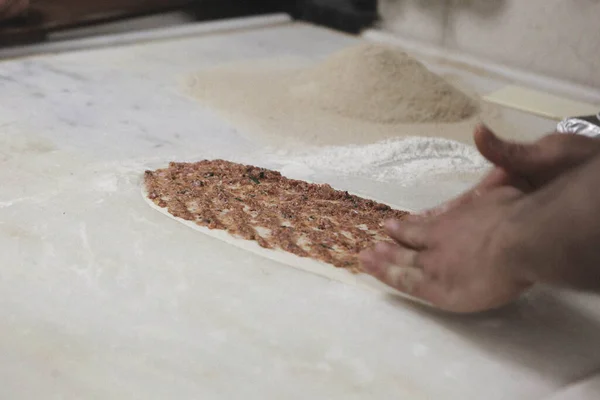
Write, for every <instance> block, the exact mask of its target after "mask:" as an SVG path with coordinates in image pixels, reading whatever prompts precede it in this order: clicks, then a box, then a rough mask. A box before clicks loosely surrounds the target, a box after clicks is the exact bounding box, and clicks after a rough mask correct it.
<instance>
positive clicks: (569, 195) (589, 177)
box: [508, 156, 600, 291]
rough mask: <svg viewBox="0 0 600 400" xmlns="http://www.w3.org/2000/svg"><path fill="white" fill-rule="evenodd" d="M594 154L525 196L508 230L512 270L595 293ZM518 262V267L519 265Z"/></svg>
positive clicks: (597, 216) (599, 169)
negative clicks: (512, 239) (512, 236)
mask: <svg viewBox="0 0 600 400" xmlns="http://www.w3.org/2000/svg"><path fill="white" fill-rule="evenodd" d="M598 183H600V156H599V157H595V158H593V159H592V160H591V161H589V162H588V163H586V164H584V165H583V166H581V167H579V168H577V169H575V170H572V171H570V172H569V173H567V174H565V175H563V176H562V177H560V178H558V179H557V180H556V181H555V182H553V183H551V184H549V185H547V186H546V187H544V188H543V189H541V190H539V191H538V192H536V193H534V194H532V195H531V196H529V197H527V198H526V199H525V200H524V201H523V203H522V205H521V206H520V207H519V209H518V211H517V212H516V213H515V215H514V218H512V221H510V222H509V224H508V225H510V226H512V227H513V228H514V234H515V239H516V240H515V242H514V245H513V248H514V253H515V254H514V255H512V256H511V258H512V259H515V260H523V262H518V263H515V265H516V267H517V268H523V269H524V270H523V271H520V272H521V273H523V274H525V275H527V277H528V278H529V279H532V280H534V281H537V282H545V283H550V284H554V285H560V286H569V287H574V288H578V289H582V290H594V291H600V185H599V184H598ZM519 264H520V265H519Z"/></svg>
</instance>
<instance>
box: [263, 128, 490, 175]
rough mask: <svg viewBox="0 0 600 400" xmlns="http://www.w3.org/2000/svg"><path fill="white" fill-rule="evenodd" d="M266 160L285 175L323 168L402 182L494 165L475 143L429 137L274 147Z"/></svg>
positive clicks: (475, 172)
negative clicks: (317, 145) (301, 146)
mask: <svg viewBox="0 0 600 400" xmlns="http://www.w3.org/2000/svg"><path fill="white" fill-rule="evenodd" d="M267 160H268V161H269V163H271V164H273V165H277V166H278V167H279V168H280V169H281V170H282V172H284V173H285V172H286V171H293V175H294V176H295V177H302V176H303V175H304V176H310V175H312V174H313V173H314V172H317V171H318V172H321V173H333V174H336V175H340V176H359V177H364V178H368V179H371V180H374V181H377V182H388V183H395V184H400V185H411V184H414V183H418V182H420V181H429V182H433V181H435V180H436V179H438V178H441V179H448V178H452V177H457V176H463V175H474V176H479V175H481V174H482V173H484V172H485V171H486V170H487V169H488V168H489V167H490V166H491V164H490V163H489V162H488V161H487V160H486V159H485V158H483V156H481V154H479V152H478V151H477V149H475V148H474V147H473V146H470V145H468V144H465V143H461V142H457V141H454V140H447V139H441V138H426V137H406V138H395V139H386V140H383V141H380V142H377V143H373V144H367V145H346V146H325V147H320V148H311V149H308V150H299V151H298V150H297V151H291V150H278V151H277V150H275V151H273V153H272V154H271V155H270V156H268V157H267Z"/></svg>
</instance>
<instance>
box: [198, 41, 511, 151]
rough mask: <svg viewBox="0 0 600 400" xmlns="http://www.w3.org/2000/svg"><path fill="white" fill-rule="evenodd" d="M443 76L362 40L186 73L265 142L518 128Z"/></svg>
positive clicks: (212, 102) (203, 97)
mask: <svg viewBox="0 0 600 400" xmlns="http://www.w3.org/2000/svg"><path fill="white" fill-rule="evenodd" d="M446 78H447V79H448V81H447V80H446V79H445V78H443V77H441V76H440V75H437V74H435V73H433V72H431V71H429V70H428V69H427V68H426V67H425V66H424V65H423V64H421V63H420V62H418V61H416V60H415V59H414V58H413V57H411V56H409V55H407V54H406V53H404V52H403V51H402V50H400V49H397V48H393V47H388V46H387V45H382V44H377V43H370V42H365V43H361V44H358V45H355V46H351V47H348V48H346V49H343V50H341V51H340V52H338V53H334V54H333V55H330V56H328V57H326V58H325V59H324V60H320V61H319V62H317V63H312V62H309V61H308V60H306V59H295V58H289V59H286V58H285V57H278V58H276V59H268V60H263V61H257V60H254V61H250V60H246V61H243V62H235V63H232V64H227V65H221V66H218V67H216V68H213V69H210V70H203V71H199V72H197V73H195V74H193V75H191V76H189V77H188V79H187V80H186V91H187V93H188V94H190V95H191V96H192V97H193V98H194V99H196V100H197V101H198V102H199V103H200V106H201V107H202V106H203V107H205V109H206V110H207V111H208V110H210V111H212V112H217V113H218V114H220V115H221V117H222V118H223V119H226V120H227V121H228V122H229V123H231V124H232V125H233V127H235V128H236V130H237V131H238V132H239V133H240V134H243V135H245V136H246V137H248V138H250V139H252V140H256V141H260V142H262V143H264V144H266V145H274V146H282V147H290V148H298V147H300V146H306V147H309V146H314V145H317V146H326V145H349V144H372V143H375V142H377V141H381V140H385V139H390V138H397V137H409V136H425V137H432V136H437V137H444V138H447V139H452V140H457V141H460V142H463V143H472V134H473V129H474V128H475V126H476V125H477V124H478V123H480V122H484V123H486V124H487V125H488V126H490V127H492V128H493V129H494V130H496V131H498V132H499V133H500V134H503V133H504V132H507V133H509V134H511V135H512V134H513V132H515V135H516V134H518V129H515V127H512V126H511V127H508V126H506V127H504V126H502V124H499V123H498V122H499V120H500V115H501V114H500V113H501V111H499V107H498V106H495V105H491V104H486V103H485V102H481V101H480V100H479V96H478V95H477V94H476V93H474V92H473V91H472V90H471V89H470V88H469V87H467V86H465V85H464V84H463V83H462V82H461V81H460V80H457V79H456V78H455V77H454V78H453V77H451V76H448V77H446ZM449 82H451V83H449ZM455 86H456V87H455ZM457 88H460V90H459V89H457ZM465 93H466V94H465ZM499 125H500V126H499Z"/></svg>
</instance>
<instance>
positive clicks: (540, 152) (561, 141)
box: [416, 125, 600, 218]
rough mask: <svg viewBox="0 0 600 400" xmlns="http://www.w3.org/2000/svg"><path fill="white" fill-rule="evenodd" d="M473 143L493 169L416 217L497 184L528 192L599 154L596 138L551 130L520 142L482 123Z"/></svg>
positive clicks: (599, 142)
mask: <svg viewBox="0 0 600 400" xmlns="http://www.w3.org/2000/svg"><path fill="white" fill-rule="evenodd" d="M475 144H476V145H477V148H478V150H479V152H480V153H481V154H482V155H483V156H484V157H485V158H487V159H488V160H489V161H490V162H492V163H493V164H494V165H495V167H494V169H493V170H492V171H491V172H490V173H489V174H488V175H487V176H486V177H485V178H484V179H483V180H482V181H481V182H480V183H479V184H477V185H476V186H475V187H474V188H473V189H471V190H469V191H468V192H466V193H464V194H462V195H461V196H459V197H457V198H455V199H452V200H450V201H448V202H446V203H444V204H442V205H440V206H438V207H435V208H433V209H431V210H427V211H425V212H423V213H421V214H419V215H418V216H416V217H417V218H429V217H435V216H437V215H440V214H443V213H444V212H447V211H449V210H452V209H454V208H456V207H458V206H461V205H463V204H468V203H469V202H471V201H472V200H474V199H475V198H477V197H479V196H481V195H482V194H484V193H486V192H488V191H490V190H493V189H496V188H498V187H501V186H511V187H515V188H517V189H519V190H521V191H524V192H528V193H529V192H531V191H534V190H537V189H539V188H540V187H542V186H544V185H546V184H547V183H549V182H551V181H553V180H555V179H556V178H558V177H559V176H562V175H563V174H564V173H566V172H568V171H570V170H572V169H573V168H576V167H578V166H581V165H583V164H584V163H586V162H587V161H589V160H591V159H592V158H593V157H594V156H596V155H597V154H600V140H598V139H593V138H589V137H585V136H580V135H567V134H558V133H554V134H550V135H547V136H545V137H543V138H542V139H540V140H538V141H536V142H534V143H531V144H522V143H515V142H508V141H505V140H502V139H500V138H498V137H497V136H496V135H495V134H494V133H493V132H492V131H490V130H489V129H488V128H487V127H485V126H483V125H481V126H479V127H478V128H477V129H476V130H475Z"/></svg>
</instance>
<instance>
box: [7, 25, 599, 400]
mask: <svg viewBox="0 0 600 400" xmlns="http://www.w3.org/2000/svg"><path fill="white" fill-rule="evenodd" d="M356 40H357V39H354V38H351V37H349V36H345V35H341V34H337V33H334V32H331V31H328V30H325V29H319V28H315V27H311V26H307V25H303V24H287V25H282V26H276V27H266V28H262V29H261V28H257V27H256V26H255V27H253V28H252V29H246V30H242V31H239V32H229V33H221V34H215V35H198V36H195V37H188V38H179V39H171V40H162V41H147V42H143V43H139V44H135V45H123V46H115V47H112V48H106V49H93V50H82V51H75V52H68V53H64V54H59V55H44V56H39V57H30V58H23V59H15V60H11V61H4V62H1V63H0V127H1V129H0V180H1V181H2V185H0V254H1V258H2V263H0V302H1V303H2V305H3V306H2V307H1V308H0V321H2V322H1V323H2V325H3V326H2V329H0V347H1V350H0V354H2V357H0V378H1V380H2V382H3V384H2V385H1V387H0V397H2V398H7V399H8V398H10V399H33V398H44V399H81V398H88V399H137V398H140V399H141V398H143V399H164V398H177V399H198V398H206V399H217V398H218V399H239V398H244V399H264V398H286V399H305V398H314V399H359V398H361V399H362V398H369V399H390V398H410V399H461V400H465V399H482V398H485V399H490V400H495V399H534V398H535V399H538V398H544V397H547V396H550V395H553V394H556V393H557V391H559V390H562V389H564V388H565V387H566V386H567V385H569V384H570V383H572V382H575V381H578V380H579V379H581V378H582V377H585V376H589V375H590V374H591V373H593V372H594V371H595V370H596V369H597V368H599V367H600V346H598V344H597V338H598V337H599V336H600V307H598V305H599V302H598V300H597V299H595V298H592V297H585V296H579V295H573V294H568V293H555V292H550V291H545V290H540V291H538V292H536V293H532V294H531V295H530V296H528V297H527V298H525V299H523V301H521V302H520V303H518V304H516V305H514V306H512V307H510V308H508V309H505V310H502V311H498V312H494V313H488V314H484V315H479V316H470V317H464V316H462V317H461V316H451V315H445V314H441V313H436V312H431V311H427V310H423V309H420V308H417V307H414V306H411V305H410V304H407V303H405V302H400V301H397V300H394V299H390V298H387V297H385V296H381V295H378V294H377V293H371V292H366V291H363V290H360V289H358V288H355V287H349V286H344V285H342V284H339V283H336V282H331V281H328V280H326V279H324V278H321V277H318V276H314V275H311V274H308V273H305V272H302V271H299V270H295V269H293V268H289V267H287V266H284V265H280V264H277V263H276V262H273V261H269V260H266V259H262V258H260V257H258V256H255V255H251V254H247V253H245V252H244V251H242V250H239V249H236V248H232V247H231V246H229V245H227V244H225V243H221V242H219V241H216V240H214V239H211V238H208V237H204V236H201V235H198V233H197V232H194V231H192V230H190V229H188V228H186V227H185V226H183V225H180V224H178V223H176V222H174V221H171V220H169V219H167V218H165V217H164V216H162V215H160V214H159V213H157V212H155V211H153V210H151V209H150V208H149V207H148V206H147V205H146V204H145V203H144V201H143V199H142V198H141V196H140V183H141V178H142V174H143V171H144V170H145V169H146V168H153V167H158V166H163V165H165V163H166V162H168V161H170V160H197V159H202V158H216V157H221V158H228V159H232V160H242V161H248V162H254V163H261V162H263V160H264V155H265V151H266V150H265V148H264V147H263V145H261V144H259V143H258V142H255V141H253V140H249V139H246V138H247V136H246V135H240V130H241V129H243V127H239V126H234V125H233V124H231V123H229V122H228V121H225V120H222V119H221V118H220V117H219V116H218V114H216V113H215V112H213V111H212V110H209V109H205V108H203V107H202V106H200V105H198V104H196V103H195V102H194V101H193V100H191V99H189V98H187V97H186V96H184V95H183V94H182V92H181V87H180V79H181V78H182V77H184V76H186V74H188V73H191V72H194V71H195V70H197V69H199V68H203V67H209V66H213V65H216V64H218V63H224V62H232V61H236V60H238V61H239V60H247V59H253V60H254V59H266V58H272V57H283V56H290V55H291V56H296V57H301V58H304V59H309V60H313V59H314V60H316V59H319V58H321V57H323V56H325V55H327V54H330V53H331V52H333V51H336V50H338V49H340V48H342V47H344V46H347V45H349V44H352V43H354V42H356ZM437 68H439V69H440V70H443V69H446V70H448V69H450V70H451V69H452V67H450V66H447V65H446V66H443V65H439V66H438V67H437ZM454 73H456V74H459V75H462V76H464V77H465V78H466V79H468V80H469V81H470V82H471V83H472V84H473V85H474V86H476V87H478V88H480V90H483V91H485V90H489V89H494V88H496V87H499V86H501V85H503V84H504V82H501V81H495V80H493V79H491V78H489V77H482V76H481V75H478V74H475V73H473V72H470V71H462V70H455V71H454ZM508 115H509V117H510V118H511V120H512V122H513V123H515V124H517V125H519V126H525V127H527V128H528V129H527V130H526V131H527V132H531V135H533V136H535V135H538V134H540V133H541V132H543V130H544V129H548V128H549V127H551V126H552V123H550V122H549V121H544V120H540V119H537V118H533V117H528V116H526V115H521V114H518V113H509V114H508ZM313 179H315V180H322V181H328V182H330V183H332V184H334V185H335V186H337V187H339V188H341V189H347V190H354V191H362V192H365V193H370V194H372V195H373V196H376V197H378V198H381V199H382V200H389V201H394V202H395V203H401V204H402V205H405V206H407V207H412V208H422V207H426V206H429V205H433V204H435V203H437V202H439V201H442V200H443V199H445V198H448V197H450V196H452V195H454V194H456V193H458V192H460V191H461V190H463V189H464V188H466V187H467V186H468V185H469V184H471V181H457V182H449V183H448V184H447V185H446V186H439V185H434V184H432V183H428V182H427V181H425V182H422V183H420V184H419V185H417V186H404V185H402V184H401V182H399V183H398V185H389V184H386V185H383V184H377V183H373V182H368V181H364V180H363V181H359V180H356V179H352V178H348V177H340V176H324V175H319V174H318V172H317V174H316V176H314V177H313ZM594 393H595V394H597V393H596V392H594Z"/></svg>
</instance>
